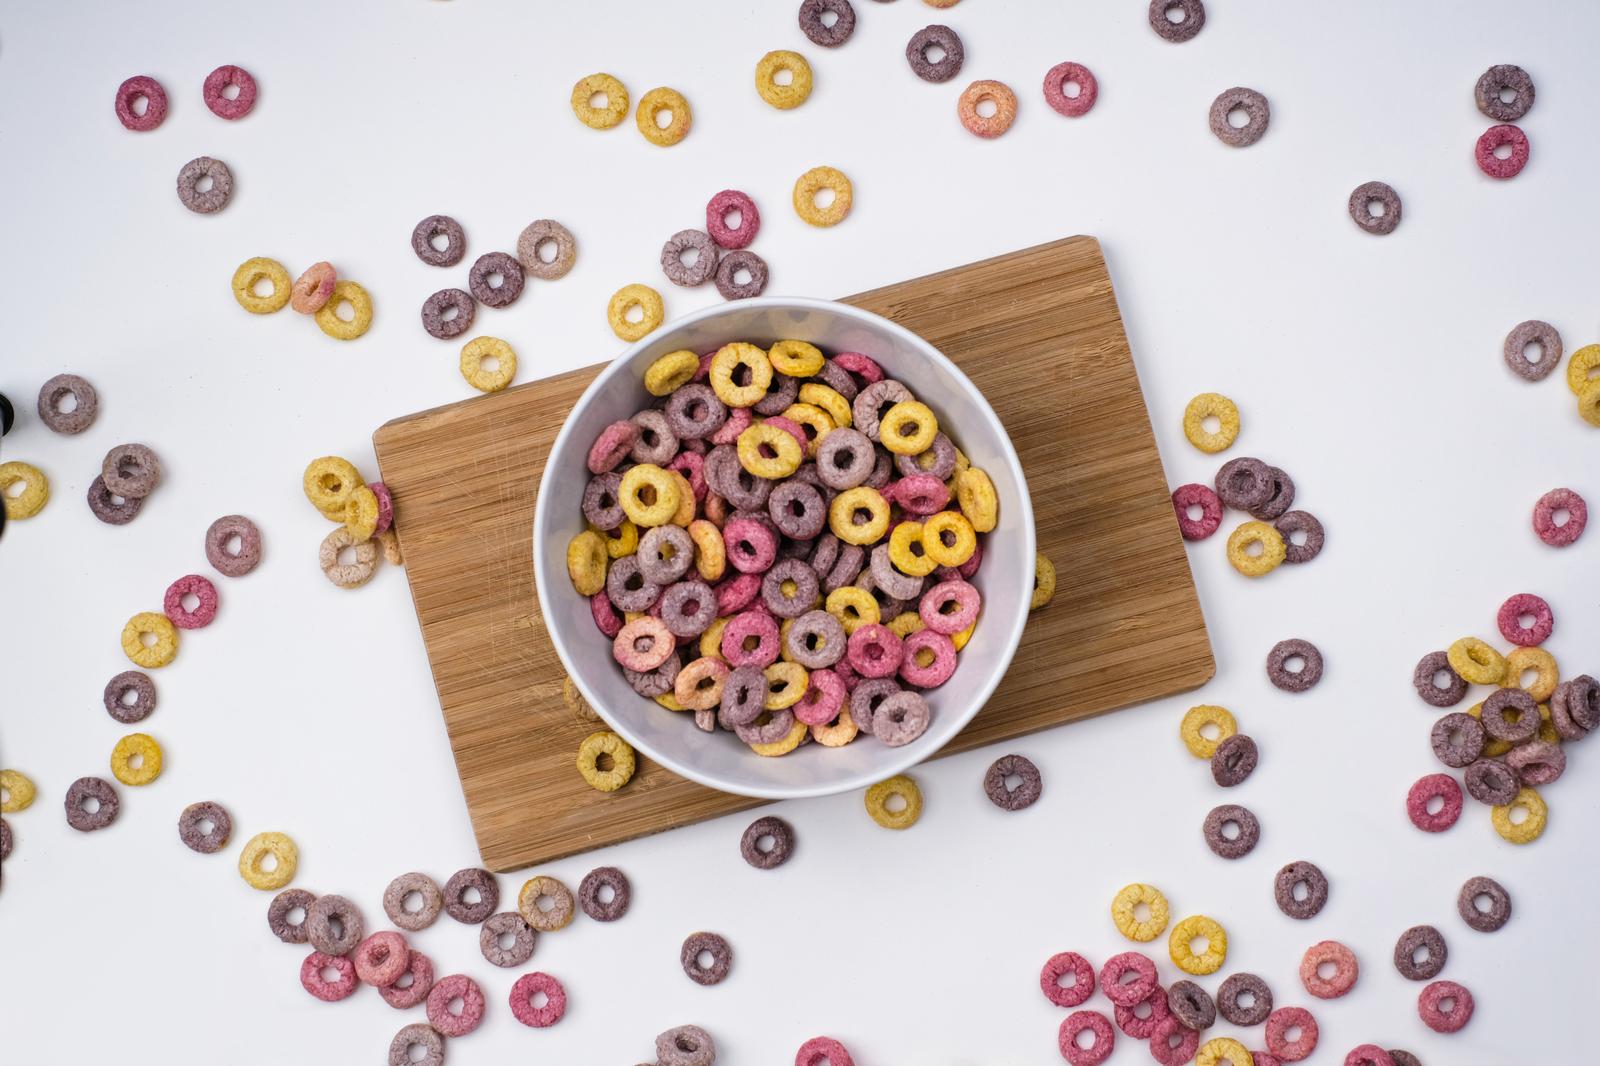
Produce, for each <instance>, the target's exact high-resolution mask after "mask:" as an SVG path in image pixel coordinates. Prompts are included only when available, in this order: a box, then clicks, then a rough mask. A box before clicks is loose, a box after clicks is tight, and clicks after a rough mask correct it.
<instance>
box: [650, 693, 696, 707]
mask: <svg viewBox="0 0 1600 1066" xmlns="http://www.w3.org/2000/svg"><path fill="white" fill-rule="evenodd" d="M654 699H655V701H656V702H657V703H659V704H661V706H663V707H665V708H666V709H667V710H669V711H687V710H688V709H689V708H687V707H685V706H684V705H683V704H681V703H679V702H678V697H676V696H674V695H673V694H672V693H670V692H663V693H662V694H661V695H659V696H656V697H654Z"/></svg>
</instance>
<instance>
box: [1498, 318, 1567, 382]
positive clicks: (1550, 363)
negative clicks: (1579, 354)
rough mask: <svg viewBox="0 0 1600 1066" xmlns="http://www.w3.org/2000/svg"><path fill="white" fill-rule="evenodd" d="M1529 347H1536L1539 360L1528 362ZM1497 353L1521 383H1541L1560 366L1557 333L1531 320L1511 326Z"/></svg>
mask: <svg viewBox="0 0 1600 1066" xmlns="http://www.w3.org/2000/svg"><path fill="white" fill-rule="evenodd" d="M1533 345H1538V346H1539V358H1538V359H1536V360H1532V361H1530V360H1529V359H1528V349H1529V348H1530V347H1531V346H1533ZM1500 354H1501V357H1502V358H1503V359H1504V360H1505V364H1506V366H1508V367H1510V368H1511V372H1512V373H1513V374H1516V375H1517V376H1518V377H1520V378H1522V379H1524V380H1525V381H1543V380H1544V379H1545V378H1547V377H1549V376H1550V372H1551V371H1552V370H1554V369H1555V368H1556V367H1557V366H1559V365H1560V364H1561V354H1562V353H1561V334H1560V333H1558V332H1557V331H1556V328H1555V327H1554V326H1552V325H1551V324H1550V323H1548V322H1541V321H1539V320H1538V319H1536V318H1531V319H1529V320H1528V321H1526V322H1519V323H1517V324H1516V325H1515V326H1514V327H1512V330H1511V332H1510V333H1508V334H1506V339H1505V344H1504V345H1502V346H1501V350H1500Z"/></svg>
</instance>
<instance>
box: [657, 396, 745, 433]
mask: <svg viewBox="0 0 1600 1066" xmlns="http://www.w3.org/2000/svg"><path fill="white" fill-rule="evenodd" d="M663 410H664V411H665V412H666V416H667V424H668V425H670V426H671V427H672V432H673V433H675V434H677V436H678V439H679V440H682V441H690V440H704V439H705V438H706V437H709V436H711V435H712V434H713V433H715V432H716V431H717V430H719V429H721V428H722V426H723V423H725V422H727V421H728V405H727V404H725V403H723V402H722V401H721V400H720V399H718V398H717V394H716V393H715V392H713V391H712V390H711V386H709V385H702V384H700V383H699V382H690V383H689V384H688V385H684V386H681V387H680V388H679V389H677V391H675V392H673V394H672V395H671V396H668V397H667V404H666V407H665V408H663ZM740 410H741V411H745V412H746V413H745V419H746V420H747V421H748V420H749V418H750V417H751V416H750V414H749V412H748V411H747V410H746V409H745V408H742V407H741V408H740ZM741 432H743V431H742V430H741ZM734 439H735V440H737V439H738V438H737V435H736V436H735V438H734Z"/></svg>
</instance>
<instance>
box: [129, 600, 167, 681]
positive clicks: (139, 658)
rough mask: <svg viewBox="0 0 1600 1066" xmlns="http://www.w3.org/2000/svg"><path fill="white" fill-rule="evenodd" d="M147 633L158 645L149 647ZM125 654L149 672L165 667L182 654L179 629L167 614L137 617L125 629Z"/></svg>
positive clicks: (154, 613) (152, 612) (150, 612)
mask: <svg viewBox="0 0 1600 1066" xmlns="http://www.w3.org/2000/svg"><path fill="white" fill-rule="evenodd" d="M147 633H148V634H150V635H151V636H153V637H155V638H156V642H155V643H154V644H151V645H146V644H145V642H144V637H145V634H147ZM122 653H123V654H124V655H126V656H127V657H128V658H129V659H130V660H131V661H132V662H133V665H135V666H142V667H144V668H145V669H146V670H155V669H157V668H159V667H163V666H165V665H167V664H168V663H170V662H171V661H172V660H173V659H174V658H176V657H177V655H178V630H177V629H176V628H175V627H174V626H173V624H172V623H171V622H170V621H168V620H167V616H166V615H164V614H158V613H157V612H155V611H144V612H141V613H139V614H136V615H134V616H133V617H132V618H130V619H128V624H127V625H125V626H123V627H122Z"/></svg>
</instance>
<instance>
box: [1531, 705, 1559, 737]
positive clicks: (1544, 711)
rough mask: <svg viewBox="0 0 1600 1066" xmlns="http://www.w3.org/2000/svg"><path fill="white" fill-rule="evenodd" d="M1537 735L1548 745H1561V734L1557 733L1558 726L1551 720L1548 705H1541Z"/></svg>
mask: <svg viewBox="0 0 1600 1066" xmlns="http://www.w3.org/2000/svg"><path fill="white" fill-rule="evenodd" d="M1535 735H1536V736H1537V737H1538V739H1540V740H1542V741H1544V742H1545V743H1546V744H1560V743H1561V734H1560V733H1558V732H1556V724H1555V722H1554V721H1552V720H1551V718H1550V705H1549V704H1548V703H1541V704H1539V731H1538V733H1537V734H1535Z"/></svg>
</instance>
